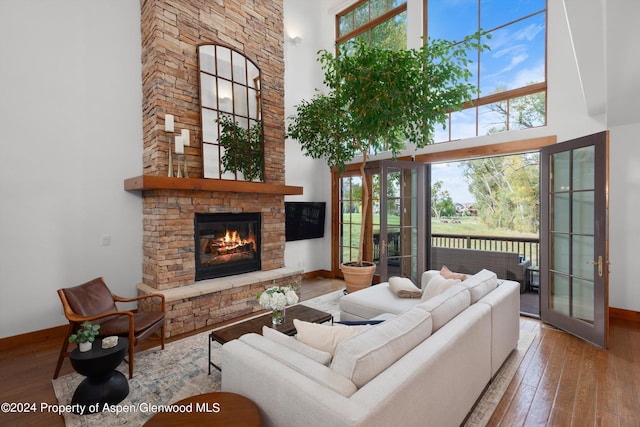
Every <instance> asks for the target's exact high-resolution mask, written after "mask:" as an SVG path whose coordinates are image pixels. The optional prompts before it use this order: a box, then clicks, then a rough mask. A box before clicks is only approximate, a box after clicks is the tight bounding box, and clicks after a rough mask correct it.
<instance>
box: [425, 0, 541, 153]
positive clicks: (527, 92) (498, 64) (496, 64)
mask: <svg viewBox="0 0 640 427" xmlns="http://www.w3.org/2000/svg"><path fill="white" fill-rule="evenodd" d="M426 10H427V34H428V36H429V37H430V38H437V39H446V40H454V41H456V40H461V39H463V38H464V37H465V36H467V35H469V34H473V33H474V32H476V31H478V30H480V29H482V30H483V31H487V32H489V33H490V34H491V36H492V38H491V39H490V40H488V41H487V44H488V45H489V46H490V47H491V50H487V51H485V52H482V54H478V53H477V52H469V55H470V56H472V57H474V58H477V59H476V60H475V64H474V65H475V68H474V70H473V73H474V77H473V79H474V81H475V83H476V84H477V86H478V88H479V89H480V97H479V98H478V99H477V100H476V101H475V102H474V103H473V104H474V105H473V106H469V108H467V109H465V110H463V111H460V112H454V113H451V114H450V118H449V123H448V126H447V127H446V128H445V129H443V130H439V131H438V133H437V134H436V135H435V141H436V142H444V141H453V140H457V139H462V138H469V137H474V136H481V135H488V134H492V133H497V132H503V131H507V130H514V129H523V128H528V127H535V126H543V125H545V124H546V89H547V85H546V0H529V1H526V2H524V1H513V0H460V1H455V2H454V1H447V0H428V1H426ZM453 23H455V25H453Z"/></svg>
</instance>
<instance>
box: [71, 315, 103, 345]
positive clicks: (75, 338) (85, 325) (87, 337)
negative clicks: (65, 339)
mask: <svg viewBox="0 0 640 427" xmlns="http://www.w3.org/2000/svg"><path fill="white" fill-rule="evenodd" d="M99 329H100V325H92V324H91V323H89V322H82V323H81V324H80V329H78V331H77V332H76V333H75V334H72V335H71V336H70V337H69V342H71V343H76V344H78V348H79V349H80V351H82V352H85V351H89V350H91V346H92V344H93V342H94V341H95V339H96V337H97V336H98V330H99Z"/></svg>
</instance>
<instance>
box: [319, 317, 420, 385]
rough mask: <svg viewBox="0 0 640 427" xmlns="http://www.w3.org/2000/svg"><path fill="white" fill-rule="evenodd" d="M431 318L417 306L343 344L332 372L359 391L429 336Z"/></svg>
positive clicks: (336, 356)
mask: <svg viewBox="0 0 640 427" xmlns="http://www.w3.org/2000/svg"><path fill="white" fill-rule="evenodd" d="M431 327H432V321H431V315H430V314H429V313H428V312H426V311H425V310H424V309H423V308H420V307H418V306H416V307H414V308H412V309H411V310H409V311H407V312H406V313H403V314H401V315H399V316H396V317H394V318H393V319H390V320H387V321H386V322H384V323H381V324H379V325H376V326H373V327H371V328H370V329H368V330H366V331H363V332H362V333H360V334H358V335H356V336H354V337H352V338H349V339H348V340H345V341H343V342H342V343H341V344H339V345H338V347H337V348H336V352H335V355H334V357H333V361H332V362H331V368H332V369H333V370H335V371H336V372H337V373H339V374H341V375H344V376H345V377H347V378H349V379H350V380H351V381H352V382H353V383H354V384H355V385H356V386H357V387H362V386H363V385H365V384H366V383H367V382H369V381H370V380H371V379H372V378H375V377H376V376H377V375H378V374H380V373H381V372H382V371H384V370H385V369H387V368H388V367H389V366H391V365H392V364H393V363H395V362H396V361H397V360H398V359H400V358H401V357H402V356H404V355H405V354H406V353H407V352H408V351H410V350H411V349H413V348H414V347H415V346H417V345H418V344H420V343H421V342H422V341H424V340H425V339H427V337H429V335H431Z"/></svg>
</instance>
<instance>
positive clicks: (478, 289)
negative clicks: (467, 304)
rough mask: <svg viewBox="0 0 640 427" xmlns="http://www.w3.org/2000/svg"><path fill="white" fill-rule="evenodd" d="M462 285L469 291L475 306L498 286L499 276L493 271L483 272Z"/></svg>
mask: <svg viewBox="0 0 640 427" xmlns="http://www.w3.org/2000/svg"><path fill="white" fill-rule="evenodd" d="M460 284H461V285H462V286H464V287H466V288H467V289H469V292H470V293H471V304H475V303H476V302H478V301H479V300H480V299H482V298H483V297H484V296H485V295H487V294H488V293H489V292H491V291H493V290H494V289H495V288H496V287H497V286H498V276H497V275H496V273H494V272H493V271H489V270H481V271H479V272H478V273H476V274H474V275H473V276H469V277H468V278H467V280H465V281H463V282H462V283H460Z"/></svg>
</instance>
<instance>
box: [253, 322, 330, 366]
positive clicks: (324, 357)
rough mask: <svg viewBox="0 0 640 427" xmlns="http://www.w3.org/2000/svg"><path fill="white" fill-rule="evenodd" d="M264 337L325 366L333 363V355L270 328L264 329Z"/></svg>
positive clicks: (265, 327) (264, 327)
mask: <svg viewBox="0 0 640 427" xmlns="http://www.w3.org/2000/svg"><path fill="white" fill-rule="evenodd" d="M262 336H263V337H265V338H266V339H268V340H270V341H273V342H276V343H278V344H280V345H283V346H285V347H287V348H288V349H290V350H293V351H296V352H298V353H300V354H301V355H303V356H306V357H308V358H309V359H311V360H315V361H316V362H318V363H321V364H323V365H325V366H329V363H331V355H330V354H329V353H327V352H326V351H320V350H318V349H317V348H313V347H311V346H310V345H307V344H305V343H303V342H302V341H298V340H297V339H295V338H294V337H290V336H289V335H285V334H283V333H282V332H279V331H277V330H275V329H273V328H270V327H268V326H263V327H262Z"/></svg>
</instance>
